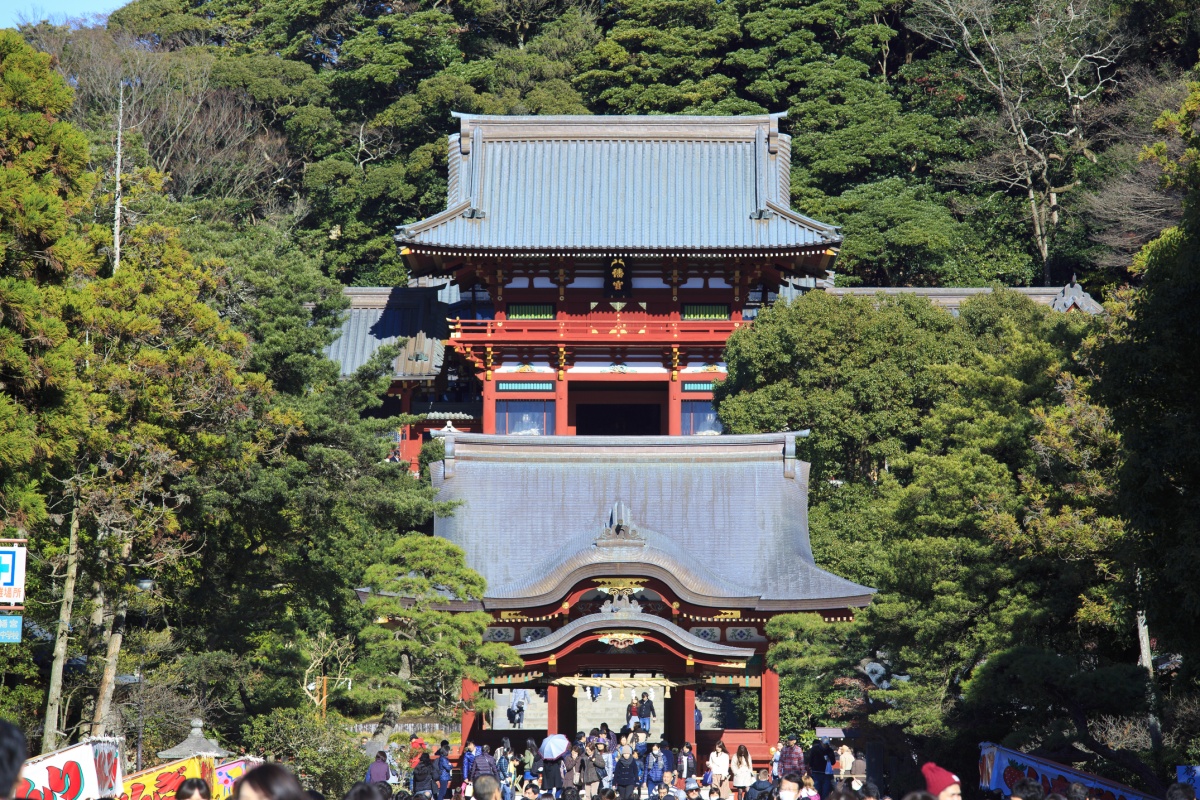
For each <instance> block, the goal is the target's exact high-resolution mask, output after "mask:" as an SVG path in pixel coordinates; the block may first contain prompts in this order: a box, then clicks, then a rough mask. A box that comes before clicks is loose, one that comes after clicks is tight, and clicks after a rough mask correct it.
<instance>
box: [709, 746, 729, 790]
mask: <svg viewBox="0 0 1200 800" xmlns="http://www.w3.org/2000/svg"><path fill="white" fill-rule="evenodd" d="M708 771H709V772H711V773H712V787H713V788H714V789H716V790H717V792H718V793H719V794H720V795H721V797H728V796H729V751H728V750H727V749H726V748H725V743H724V742H717V746H716V748H715V749H714V750H713V751H712V753H711V754H710V755H709V756H708Z"/></svg>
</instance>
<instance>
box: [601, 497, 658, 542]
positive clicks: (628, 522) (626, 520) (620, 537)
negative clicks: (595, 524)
mask: <svg viewBox="0 0 1200 800" xmlns="http://www.w3.org/2000/svg"><path fill="white" fill-rule="evenodd" d="M596 544H597V545H599V546H600V547H629V546H634V547H645V546H646V539H645V538H644V537H643V536H642V534H641V533H640V532H639V531H638V529H637V528H635V527H633V521H632V517H631V515H630V513H629V506H627V505H625V503H624V502H622V501H620V500H618V501H617V502H615V503H613V507H612V511H611V512H610V513H609V515H608V527H607V528H605V529H604V530H603V531H601V533H600V537H599V538H598V539H597V540H596Z"/></svg>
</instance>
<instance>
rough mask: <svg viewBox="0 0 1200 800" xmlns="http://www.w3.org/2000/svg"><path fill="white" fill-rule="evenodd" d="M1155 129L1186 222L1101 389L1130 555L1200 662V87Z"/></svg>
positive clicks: (1163, 242)
mask: <svg viewBox="0 0 1200 800" xmlns="http://www.w3.org/2000/svg"><path fill="white" fill-rule="evenodd" d="M1156 127H1157V129H1158V131H1159V132H1160V133H1161V134H1162V135H1163V137H1164V141H1163V142H1162V143H1160V144H1158V145H1156V146H1154V147H1152V148H1150V149H1149V150H1148V151H1147V157H1149V158H1151V159H1153V160H1154V161H1156V162H1157V163H1158V164H1159V165H1160V166H1161V168H1162V170H1163V182H1164V184H1165V188H1168V189H1174V190H1176V191H1182V192H1183V193H1184V195H1183V203H1184V206H1183V208H1184V213H1183V218H1182V220H1181V221H1180V223H1179V225H1178V226H1176V227H1173V228H1170V229H1168V230H1166V231H1164V232H1163V234H1162V236H1160V237H1159V238H1158V239H1156V240H1155V241H1153V242H1151V243H1150V244H1148V245H1147V246H1146V247H1145V248H1144V249H1143V250H1142V252H1141V253H1140V254H1139V255H1138V258H1137V260H1136V262H1135V270H1136V272H1137V274H1138V275H1139V276H1140V285H1139V286H1138V287H1137V288H1136V289H1134V290H1132V291H1126V292H1123V293H1121V294H1119V295H1118V297H1117V302H1116V304H1115V305H1114V325H1113V329H1112V332H1111V336H1110V337H1109V338H1108V339H1107V341H1105V342H1103V343H1102V345H1101V347H1100V358H1101V363H1102V367H1101V376H1102V377H1101V382H1100V385H1099V390H1100V395H1101V397H1102V398H1103V400H1104V401H1105V402H1106V403H1107V404H1108V405H1109V406H1110V407H1111V408H1112V413H1113V417H1114V419H1115V421H1116V427H1117V429H1118V431H1120V434H1121V438H1122V442H1123V446H1124V452H1125V462H1124V465H1123V468H1122V470H1121V476H1120V489H1119V502H1120V509H1121V511H1122V513H1123V515H1124V516H1125V517H1126V518H1127V520H1128V522H1129V526H1130V535H1129V537H1128V541H1127V542H1126V543H1125V548H1124V549H1125V553H1126V555H1127V556H1128V558H1129V559H1130V560H1131V562H1132V563H1134V564H1137V565H1139V566H1141V567H1142V569H1143V573H1142V580H1143V592H1144V593H1143V595H1142V600H1143V602H1144V603H1145V604H1146V608H1147V609H1148V611H1149V613H1150V624H1151V629H1152V630H1153V631H1154V633H1155V636H1156V637H1158V638H1159V640H1160V642H1161V645H1160V647H1163V648H1164V649H1165V650H1166V651H1167V652H1180V653H1184V654H1185V655H1187V656H1188V657H1190V658H1194V657H1195V654H1196V653H1197V652H1198V651H1197V648H1196V643H1195V638H1194V637H1193V636H1192V635H1190V634H1189V633H1187V632H1186V629H1187V628H1189V627H1190V624H1189V623H1188V622H1187V620H1189V619H1191V618H1192V617H1193V615H1194V614H1195V613H1196V610H1197V609H1200V591H1198V590H1197V589H1196V587H1195V585H1194V581H1192V580H1191V579H1190V578H1189V577H1187V574H1186V573H1187V568H1186V564H1187V563H1188V560H1189V559H1191V558H1192V557H1194V556H1195V555H1196V552H1197V551H1196V547H1197V542H1200V529H1198V528H1197V525H1198V523H1197V520H1198V519H1200V516H1198V512H1200V505H1198V501H1197V499H1196V496H1197V489H1198V487H1200V468H1198V466H1197V464H1196V459H1195V458H1194V457H1193V456H1192V455H1191V454H1192V453H1193V452H1194V451H1195V448H1196V447H1197V446H1200V416H1198V413H1200V412H1198V411H1197V407H1196V403H1195V402H1194V398H1195V393H1196V391H1197V390H1198V387H1200V372H1198V367H1197V361H1196V359H1197V357H1198V356H1200V351H1198V345H1197V342H1196V337H1195V335H1194V329H1195V325H1194V320H1193V319H1192V318H1191V311H1190V308H1191V304H1192V302H1194V301H1195V300H1196V299H1197V297H1200V277H1198V276H1200V264H1198V262H1197V258H1200V256H1198V255H1197V253H1198V249H1197V242H1200V203H1198V202H1197V198H1198V197H1200V167H1198V166H1197V162H1198V159H1200V133H1198V132H1197V131H1198V130H1200V83H1192V84H1190V86H1189V94H1188V97H1187V98H1186V100H1185V101H1184V102H1183V104H1182V105H1181V106H1180V107H1179V109H1177V110H1172V111H1167V112H1164V113H1163V115H1162V116H1161V117H1160V118H1159V120H1158V122H1157V124H1156Z"/></svg>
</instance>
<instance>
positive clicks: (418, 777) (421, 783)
mask: <svg viewBox="0 0 1200 800" xmlns="http://www.w3.org/2000/svg"><path fill="white" fill-rule="evenodd" d="M412 777H413V794H416V793H417V792H429V793H430V794H432V793H433V765H432V764H417V766H416V769H414V770H413V776H412Z"/></svg>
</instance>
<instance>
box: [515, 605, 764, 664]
mask: <svg viewBox="0 0 1200 800" xmlns="http://www.w3.org/2000/svg"><path fill="white" fill-rule="evenodd" d="M612 627H619V628H622V629H631V630H635V631H651V632H654V633H659V634H663V635H665V636H666V637H667V638H669V639H672V640H673V641H675V642H676V643H678V644H680V645H682V646H683V647H684V648H686V649H687V651H688V652H690V653H701V654H703V655H710V656H717V657H719V658H751V657H752V656H753V655H754V648H753V647H731V646H730V645H727V644H721V643H720V642H710V641H708V640H706V639H701V638H700V637H699V636H696V635H695V634H693V633H690V632H688V631H685V630H684V629H683V628H681V627H679V626H678V625H675V624H674V623H672V622H669V621H667V620H665V619H662V618H661V617H656V616H653V615H651V614H641V613H638V614H588V615H587V616H584V617H580V618H578V619H574V620H571V621H570V622H569V623H567V624H566V625H564V626H563V627H561V628H559V629H558V630H556V631H554V632H553V633H551V634H550V635H548V636H543V637H542V638H541V639H534V640H533V641H531V642H524V643H522V644H518V645H517V646H516V647H517V652H518V653H520V654H521V655H523V656H528V655H533V654H535V653H545V652H547V651H553V650H556V649H557V648H559V647H562V646H563V645H564V644H566V643H568V642H570V641H571V640H572V639H573V638H575V637H576V636H579V635H580V634H583V633H590V632H592V631H597V630H603V629H605V628H612Z"/></svg>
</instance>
